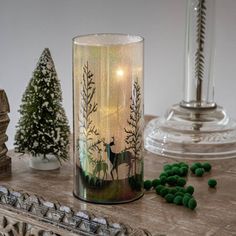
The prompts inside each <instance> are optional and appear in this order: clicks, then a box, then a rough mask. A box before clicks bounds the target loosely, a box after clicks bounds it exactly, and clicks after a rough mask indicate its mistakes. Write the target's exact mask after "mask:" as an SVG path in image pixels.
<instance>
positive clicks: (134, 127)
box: [125, 79, 143, 173]
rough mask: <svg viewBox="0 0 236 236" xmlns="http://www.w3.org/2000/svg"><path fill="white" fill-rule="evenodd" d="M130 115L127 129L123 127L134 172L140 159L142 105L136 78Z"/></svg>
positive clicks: (131, 98)
mask: <svg viewBox="0 0 236 236" xmlns="http://www.w3.org/2000/svg"><path fill="white" fill-rule="evenodd" d="M130 100H131V104H130V117H129V119H128V121H127V122H128V124H129V126H130V128H129V129H126V128H125V132H126V134H127V136H126V139H125V142H126V144H127V147H126V149H127V150H131V151H132V152H133V155H134V158H135V166H134V168H135V173H136V170H137V160H142V146H143V141H142V128H143V127H142V126H141V118H142V107H141V88H140V85H139V84H138V79H137V80H136V81H135V82H134V84H133V89H132V96H131V97H130Z"/></svg>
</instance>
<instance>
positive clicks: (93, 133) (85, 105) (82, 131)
mask: <svg viewBox="0 0 236 236" xmlns="http://www.w3.org/2000/svg"><path fill="white" fill-rule="evenodd" d="M81 87H82V89H81V106H80V113H79V138H78V141H77V143H78V145H77V147H78V150H79V158H80V161H81V163H82V166H83V165H84V164H85V163H86V162H87V160H88V161H89V162H90V163H93V164H96V160H94V159H93V152H94V151H96V152H97V153H100V152H101V151H102V150H101V148H100V144H101V143H102V140H101V139H99V131H98V129H97V128H96V127H95V125H94V124H93V119H92V114H93V113H95V112H96V111H97V107H98V104H97V103H96V102H94V95H95V92H96V88H95V82H94V74H93V73H92V72H91V71H90V70H89V65H88V62H87V64H86V65H84V66H83V80H82V82H81ZM96 137H97V138H96ZM95 139H96V140H95ZM94 140H95V142H94Z"/></svg>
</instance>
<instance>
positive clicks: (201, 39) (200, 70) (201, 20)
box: [195, 0, 207, 102]
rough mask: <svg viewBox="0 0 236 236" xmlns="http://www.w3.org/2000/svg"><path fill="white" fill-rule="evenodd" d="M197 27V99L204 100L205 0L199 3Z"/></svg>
mask: <svg viewBox="0 0 236 236" xmlns="http://www.w3.org/2000/svg"><path fill="white" fill-rule="evenodd" d="M196 9H197V27H196V30H197V32H196V38H197V39H196V41H197V51H196V53H195V78H196V80H197V94H196V100H197V101H198V102H201V100H202V83H203V77H204V69H205V68H204V64H205V57H204V44H205V37H206V36H205V31H206V10H207V9H206V3H205V0H199V2H198V5H197V8H196Z"/></svg>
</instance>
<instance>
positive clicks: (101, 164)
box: [93, 160, 108, 180]
mask: <svg viewBox="0 0 236 236" xmlns="http://www.w3.org/2000/svg"><path fill="white" fill-rule="evenodd" d="M107 170H108V165H107V163H106V162H105V161H103V160H99V161H96V165H95V168H94V170H93V176H96V175H97V173H98V178H99V179H100V174H101V172H103V178H102V180H104V178H105V177H106V178H107Z"/></svg>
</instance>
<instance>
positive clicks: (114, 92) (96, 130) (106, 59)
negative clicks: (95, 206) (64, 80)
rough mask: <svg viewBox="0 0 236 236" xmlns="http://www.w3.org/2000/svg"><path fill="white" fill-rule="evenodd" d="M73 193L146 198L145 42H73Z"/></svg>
mask: <svg viewBox="0 0 236 236" xmlns="http://www.w3.org/2000/svg"><path fill="white" fill-rule="evenodd" d="M73 104H74V105H73V106H74V109H73V111H74V137H73V139H74V148H73V152H74V195H75V196H76V197H78V198H80V199H82V200H85V201H89V202H95V203H103V204H106V203H107V204H112V203H123V202H129V201H133V200H135V199H138V198H140V197H141V196H142V195H143V123H144V118H143V38H141V37H139V36H130V35H122V34H96V35H85V36H79V37H75V38H74V40H73Z"/></svg>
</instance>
